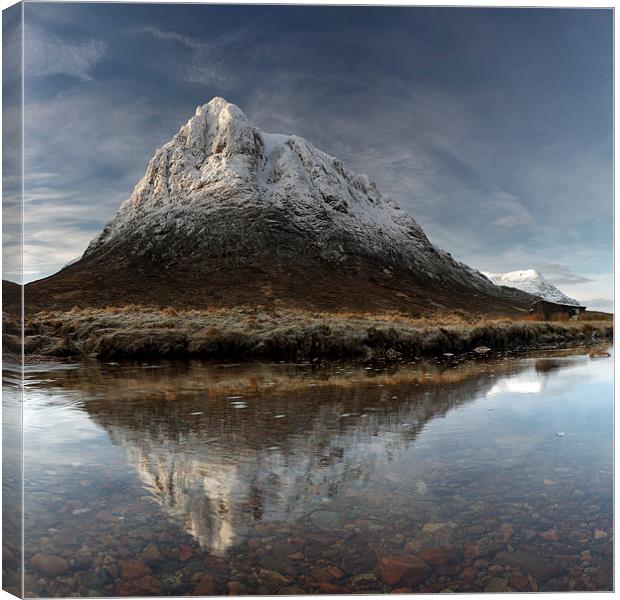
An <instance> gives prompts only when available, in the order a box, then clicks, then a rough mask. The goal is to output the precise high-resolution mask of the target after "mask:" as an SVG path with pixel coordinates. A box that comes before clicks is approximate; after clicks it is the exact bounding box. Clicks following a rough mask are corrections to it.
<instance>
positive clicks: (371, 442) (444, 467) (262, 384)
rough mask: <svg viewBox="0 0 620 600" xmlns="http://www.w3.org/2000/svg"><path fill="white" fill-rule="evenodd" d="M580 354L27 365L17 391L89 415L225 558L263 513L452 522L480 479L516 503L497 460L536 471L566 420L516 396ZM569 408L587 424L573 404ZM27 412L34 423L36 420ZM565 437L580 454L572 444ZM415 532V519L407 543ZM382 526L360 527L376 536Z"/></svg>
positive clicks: (180, 517) (540, 389) (535, 390)
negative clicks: (381, 363)
mask: <svg viewBox="0 0 620 600" xmlns="http://www.w3.org/2000/svg"><path fill="white" fill-rule="evenodd" d="M600 364H601V365H603V363H602V362H601V363H600ZM591 368H593V367H592V364H591V363H590V362H589V359H588V357H587V356H579V355H570V356H559V357H557V358H554V357H551V356H541V357H538V358H537V357H533V358H527V359H501V360H489V361H456V360H455V359H451V358H446V360H444V361H438V362H437V363H413V364H407V365H399V366H398V367H389V368H388V367H376V366H375V367H367V366H364V365H331V366H322V367H312V366H310V365H245V366H244V365H237V366H235V365H233V366H229V365H219V366H218V365H212V364H206V363H201V362H197V361H196V362H195V361H192V362H187V363H181V362H170V363H165V362H162V363H160V364H107V365H106V364H104V365H101V364H99V363H92V364H91V363H86V364H80V365H78V366H77V367H76V366H72V367H71V368H65V367H63V365H59V366H58V367H56V368H55V369H52V370H51V371H50V370H47V371H45V373H42V372H41V371H40V370H38V369H40V367H36V366H35V367H33V368H32V369H31V371H30V375H29V377H30V379H31V387H32V388H33V391H32V394H31V395H30V404H31V410H33V411H34V412H36V411H44V412H45V411H47V412H48V413H49V411H53V410H58V408H59V407H63V408H65V409H68V410H70V411H72V414H73V415H82V416H87V418H88V420H89V421H90V422H92V423H94V424H95V425H96V427H97V428H99V429H100V430H102V431H105V432H106V434H107V436H109V440H111V442H112V444H113V445H115V446H118V447H121V448H122V449H123V451H124V454H125V457H126V463H127V464H128V465H129V466H131V467H132V468H134V469H135V472H136V473H137V475H138V477H139V480H140V482H141V485H142V486H143V488H144V489H146V490H147V491H148V493H149V495H150V497H151V498H152V499H154V500H155V501H156V503H157V504H158V506H159V509H160V510H161V511H163V513H164V514H166V515H167V516H168V518H169V519H170V521H171V522H172V523H179V524H180V525H181V526H182V527H183V529H184V530H185V531H186V532H188V533H189V534H191V536H192V537H193V538H194V539H195V540H196V541H197V543H198V544H199V545H200V547H202V548H203V549H204V551H205V552H208V553H209V554H210V555H214V556H220V557H225V556H228V555H229V553H230V552H231V551H233V550H234V549H235V548H236V547H238V546H239V545H240V544H243V543H244V541H245V540H247V539H249V538H251V537H252V536H256V535H257V533H256V531H257V527H258V526H259V525H260V524H261V523H268V524H274V523H283V524H284V523H286V524H291V523H299V524H302V525H303V527H305V528H307V529H308V530H309V531H310V532H312V531H315V532H321V531H327V530H330V529H340V528H341V527H343V526H344V521H346V520H347V519H350V520H351V523H355V522H360V523H361V522H365V521H366V520H367V519H368V516H367V513H368V512H370V513H372V512H373V511H376V510H377V507H379V508H380V509H381V510H382V511H383V512H384V513H385V517H384V518H385V519H386V520H387V521H389V520H390V517H389V515H390V514H394V515H398V518H399V519H401V521H402V522H403V523H411V531H412V532H413V531H417V529H415V528H416V527H421V526H422V525H423V524H424V523H419V524H418V523H417V519H419V518H421V516H423V517H424V519H425V521H430V522H431V523H433V522H435V521H437V522H439V523H440V524H441V523H444V522H448V523H449V522H451V521H454V522H455V523H456V522H457V521H458V514H455V513H454V511H457V513H458V511H459V510H460V511H464V514H469V513H468V512H467V510H471V509H467V507H466V506H464V505H463V498H465V497H468V495H469V496H471V494H472V493H473V494H475V493H476V490H477V489H479V490H480V496H479V500H482V501H484V502H487V500H485V498H487V496H488V495H489V494H491V493H492V494H496V495H497V494H505V496H504V497H503V498H502V499H501V500H502V503H503V504H505V503H506V502H509V501H510V502H514V501H516V500H519V499H520V500H519V501H520V502H523V501H524V499H525V495H526V493H527V490H521V489H519V485H518V483H516V482H515V483H514V485H512V486H510V485H509V477H510V475H509V473H510V469H511V468H515V467H516V466H517V465H519V464H520V462H519V461H522V460H523V461H524V462H528V461H531V460H533V461H534V467H532V466H529V467H528V468H530V469H532V468H534V469H536V474H535V476H536V477H538V470H537V469H538V465H537V462H536V461H537V460H538V459H540V460H541V463H542V462H544V461H543V458H545V457H546V460H549V461H550V464H552V463H553V462H554V461H555V460H556V459H558V458H559V456H560V453H561V452H562V450H561V449H560V448H559V447H558V446H557V444H558V443H561V442H560V441H559V440H558V439H556V438H555V437H554V433H555V430H556V429H559V428H560V427H563V428H565V429H568V427H566V425H563V424H561V422H559V421H557V424H556V422H554V423H553V424H551V423H548V424H547V423H545V416H544V414H543V413H544V410H543V411H540V412H541V414H538V415H536V416H535V417H532V418H531V419H530V418H529V417H528V411H531V410H532V406H531V405H529V404H527V399H528V397H530V396H531V397H536V398H541V399H542V398H544V396H545V392H546V389H547V387H548V386H550V387H551V388H553V387H554V386H556V387H557V386H558V385H560V383H559V382H561V380H562V373H571V372H573V371H575V372H579V369H582V370H584V369H591ZM600 368H603V369H604V368H606V367H605V365H603V366H602V367H600ZM556 391H557V390H556ZM27 402H28V400H27ZM481 403H482V404H481ZM485 403H488V404H485ZM550 410H551V409H550ZM27 412H28V411H27ZM457 412H458V414H460V415H461V416H460V418H451V419H448V416H451V415H452V414H457ZM80 418H82V417H80ZM554 418H555V417H554ZM568 418H569V419H573V421H574V422H575V423H576V425H575V427H577V426H579V427H584V424H583V423H582V421H581V420H580V417H577V416H575V415H572V416H569V417H568ZM40 419H41V416H39V420H37V418H34V417H33V420H32V421H31V422H32V423H33V427H40V428H42V429H45V426H44V425H42V424H41V420H40ZM528 419H529V420H528ZM444 420H445V424H443V421H444ZM27 421H28V419H27ZM485 423H486V426H485ZM528 423H530V425H528ZM541 427H544V432H542V430H541ZM423 433H424V435H422V434H423ZM472 433H473V435H472ZM47 435H49V433H48V434H47ZM55 435H56V437H57V438H60V440H62V438H63V436H66V437H67V438H70V437H71V435H72V433H71V431H70V430H68V429H67V430H66V431H56V432H55ZM554 444H555V445H554ZM36 446H37V443H34V444H33V445H32V447H31V454H32V456H33V457H34V456H35V455H36V454H37V449H36ZM573 449H574V450H576V451H577V453H576V454H575V456H576V457H577V458H575V461H577V460H582V458H583V449H580V447H579V446H577V447H576V448H573ZM593 451H595V450H593ZM83 452H84V453H85V454H86V455H87V454H88V453H89V448H88V444H84V446H83ZM580 452H581V454H579V453H580ZM596 456H599V454H597V455H596ZM72 460H76V457H75V455H74V456H73V458H72ZM91 460H93V461H94V462H96V460H97V459H96V458H92V457H91ZM558 464H559V463H558ZM519 468H521V467H519ZM543 470H544V469H543V465H542V464H541V465H540V472H541V473H542V471H543ZM574 476H575V477H576V478H579V476H580V474H579V473H578V472H575V473H574ZM442 478H443V479H442ZM443 480H446V481H447V482H449V485H448V487H446V484H445V483H442V481H443ZM539 480H540V481H542V479H539ZM459 486H460V487H459ZM444 488H445V492H444ZM448 488H449V489H448ZM486 488H488V491H487V489H486ZM458 489H460V490H461V491H460V493H459V492H458ZM504 490H505V491H504ZM446 494H447V495H446ZM470 500H471V501H472V502H474V501H479V500H476V499H475V498H474V499H472V498H470ZM525 501H527V499H525ZM485 506H486V504H485ZM497 510H500V512H501V510H502V509H501V506H498V507H497ZM404 511H407V513H406V514H405V513H404ZM409 513H410V514H409ZM468 518H469V517H468ZM356 519H357V521H356ZM360 519H361V520H360ZM474 520H475V519H474ZM455 526H456V525H455ZM377 527H379V525H377ZM381 527H385V524H381ZM450 527H452V526H450ZM379 530H380V529H378V530H377V531H379ZM370 531H372V529H371V530H370ZM428 531H431V530H430V529H429V530H428ZM428 531H427V530H420V540H421V541H420V544H422V545H426V544H427V540H426V538H425V537H424V536H425V535H426V536H427V537H428V535H430V534H429V533H428ZM446 531H448V533H446V535H449V536H453V537H454V536H455V535H459V534H458V532H456V531H453V532H452V533H451V532H450V530H446ZM403 533H404V534H405V535H406V534H408V532H407V531H403ZM381 540H382V536H380V535H377V536H376V539H375V540H374V541H372V540H367V541H370V542H371V545H372V544H386V543H388V542H386V541H383V542H382V541H381ZM429 540H430V538H429ZM440 541H442V544H444V545H445V544H448V543H453V542H454V540H452V541H450V540H448V539H447V538H446V539H443V540H440ZM428 543H429V544H430V541H428ZM435 543H436V542H435Z"/></svg>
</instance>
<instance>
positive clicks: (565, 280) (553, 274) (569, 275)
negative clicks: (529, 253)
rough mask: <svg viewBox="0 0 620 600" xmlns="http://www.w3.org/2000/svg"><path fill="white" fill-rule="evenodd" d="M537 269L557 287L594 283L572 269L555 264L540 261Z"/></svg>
mask: <svg viewBox="0 0 620 600" xmlns="http://www.w3.org/2000/svg"><path fill="white" fill-rule="evenodd" d="M536 268H537V269H538V270H540V271H542V272H543V273H544V274H545V277H546V278H547V279H548V280H549V281H551V282H552V283H554V284H556V285H574V284H578V283H589V282H591V281H594V280H593V279H591V278H590V277H585V276H583V275H580V274H579V273H576V272H575V271H573V269H571V268H570V267H567V266H565V265H561V264H558V263H554V262H546V261H538V262H537V263H536Z"/></svg>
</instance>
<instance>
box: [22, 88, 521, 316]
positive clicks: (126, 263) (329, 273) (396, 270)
mask: <svg viewBox="0 0 620 600" xmlns="http://www.w3.org/2000/svg"><path fill="white" fill-rule="evenodd" d="M27 296H30V303H31V304H35V305H41V306H66V305H71V306H73V305H74V304H87V305H97V306H105V305H108V304H119V303H128V302H135V303H142V304H157V305H172V306H176V305H180V306H197V307H198V306H205V305H235V304H262V305H273V304H279V305H292V306H299V305H301V306H308V307H317V308H326V309H341V308H351V309H378V308H385V309H392V308H398V309H407V310H414V311H415V310H424V311H428V310H436V309H445V308H462V309H464V310H478V311H480V312H507V311H508V312H510V311H515V310H523V309H524V308H527V307H529V305H530V304H531V301H532V298H531V297H529V296H527V295H526V294H523V293H521V292H518V291H516V290H512V291H507V290H506V289H505V288H498V287H497V286H495V285H493V284H492V283H491V282H490V281H489V280H488V279H487V278H486V277H485V276H484V275H482V274H481V273H479V272H478V271H475V270H473V269H471V268H469V267H467V266H466V265H464V264H462V263H459V262H457V261H455V260H454V259H453V258H452V257H451V256H450V254H448V253H446V252H443V251H442V250H440V249H438V248H436V247H435V246H434V245H433V244H432V243H431V242H430V241H429V240H428V238H427V237H426V235H425V234H424V232H423V231H422V228H421V227H420V226H419V225H418V224H417V223H416V222H415V221H414V220H413V219H412V218H411V217H410V216H409V215H407V214H406V213H404V212H403V211H401V210H400V209H399V208H398V206H396V204H395V203H394V202H393V201H391V200H390V199H389V198H386V197H385V196H383V195H382V194H381V193H380V192H379V190H378V189H377V187H376V185H375V184H374V183H373V182H372V181H370V180H369V179H368V177H367V176H365V175H358V174H355V173H353V172H351V171H350V170H348V169H347V168H346V167H345V166H344V165H343V164H342V162H340V160H338V159H337V158H334V157H332V156H329V155H327V154H325V153H324V152H321V151H320V150H317V149H316V148H314V147H313V146H312V145H311V144H310V143H308V142H307V141H305V140H304V139H302V138H299V137H297V136H294V135H280V134H268V133H264V132H262V131H260V130H259V129H258V128H256V127H254V126H253V125H252V124H251V123H249V122H248V120H247V118H246V116H245V115H244V114H243V112H242V111H241V110H240V109H239V108H238V107H237V106H235V105H233V104H231V103H229V102H227V101H226V100H224V99H222V98H214V99H213V100H211V101H210V102H209V103H208V104H205V105H204V106H200V107H198V108H197V109H196V114H195V115H194V116H193V117H192V118H191V119H189V121H188V122H187V123H186V124H185V125H184V126H183V127H181V129H180V131H179V132H178V133H177V134H176V135H175V136H174V137H173V138H172V139H171V140H170V141H169V142H168V143H167V144H165V145H164V146H162V147H161V148H159V149H158V150H157V151H156V152H155V155H154V156H153V158H152V159H151V161H150V162H149V164H148V167H147V169H146V173H145V174H144V176H143V177H142V179H141V180H140V181H139V182H138V184H137V185H136V187H135V188H134V190H133V192H132V194H131V196H130V197H129V198H128V200H126V201H125V202H124V203H123V204H122V205H121V207H120V209H119V211H118V213H117V215H116V216H115V217H114V219H112V221H110V222H109V223H108V224H107V225H106V226H105V228H104V229H103V231H102V232H101V234H100V235H99V236H98V237H97V238H96V239H94V240H93V241H92V242H91V244H90V245H89V247H88V248H87V250H86V252H85V253H84V255H83V256H82V258H81V259H80V260H79V261H77V262H75V263H73V264H71V265H68V266H67V267H65V268H64V269H63V270H61V271H60V272H59V273H57V274H56V275H53V276H52V277H49V278H47V279H45V280H41V281H39V282H34V283H33V284H30V285H29V286H28V287H27ZM27 302H28V298H27Z"/></svg>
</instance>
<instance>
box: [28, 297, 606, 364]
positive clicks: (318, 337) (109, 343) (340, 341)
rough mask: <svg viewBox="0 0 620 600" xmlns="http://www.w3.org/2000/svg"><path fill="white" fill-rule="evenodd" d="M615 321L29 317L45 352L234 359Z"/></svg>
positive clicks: (121, 312)
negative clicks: (195, 356) (194, 356)
mask: <svg viewBox="0 0 620 600" xmlns="http://www.w3.org/2000/svg"><path fill="white" fill-rule="evenodd" d="M612 332H613V324H612V323H610V322H609V321H607V322H603V321H600V322H599V321H588V322H580V321H567V322H549V321H547V322H537V321H532V320H530V319H529V316H524V317H523V318H518V319H508V318H473V317H471V316H470V315H467V314H466V313H451V314H442V313H437V314H435V315H433V316H432V317H415V316H410V315H406V314H402V313H397V312H384V313H378V314H373V313H364V312H351V311H348V312H338V313H335V312H320V311H305V310H296V309H290V308H282V309H269V310H265V309H261V308H260V307H243V306H241V307H236V308H208V309H202V310H192V309H185V310H183V309H171V308H164V309H157V308H145V307H140V306H136V305H129V306H124V307H122V308H105V309H92V308H84V309H79V308H73V309H71V310H70V311H68V312H64V313H63V312H49V311H48V312H41V313H38V314H37V315H35V316H34V317H33V318H31V319H30V320H29V321H28V323H27V327H26V335H27V336H28V343H27V346H28V348H29V350H30V351H31V352H38V353H42V354H94V355H96V356H100V357H111V356H139V355H151V356H171V355H181V356H189V355H201V356H213V357H219V358H230V359H234V360H245V359H252V358H261V357H262V358H270V359H278V360H310V359H315V358H324V359H339V358H346V357H354V356H358V357H367V358H389V359H398V358H399V357H415V356H423V355H440V354H442V353H444V352H450V353H454V354H462V353H466V352H471V351H473V349H474V348H476V347H477V346H489V347H490V348H492V349H493V350H497V351H503V350H506V349H513V350H521V349H530V348H536V347H558V346H561V345H566V344H575V343H579V344H590V343H596V342H597V341H600V340H601V339H607V338H610V337H611V336H612Z"/></svg>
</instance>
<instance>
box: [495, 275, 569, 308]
mask: <svg viewBox="0 0 620 600" xmlns="http://www.w3.org/2000/svg"><path fill="white" fill-rule="evenodd" d="M483 274H484V275H486V276H487V277H488V278H489V279H490V280H491V281H492V282H493V283H494V284H495V285H505V286H508V287H513V288H517V289H518V290H521V291H523V292H528V293H529V294H533V295H535V296H540V297H541V298H542V299H543V300H548V301H549V302H557V303H558V304H572V305H575V306H579V305H580V303H579V302H578V301H577V300H575V299H574V298H570V297H569V296H567V295H566V294H565V293H564V292H562V291H560V290H559V289H558V288H557V287H555V286H554V285H553V284H552V283H549V282H548V281H547V280H546V279H545V278H544V277H543V276H542V275H541V274H540V273H539V272H538V271H536V270H534V269H527V270H525V271H511V272H510V273H487V272H483Z"/></svg>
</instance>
